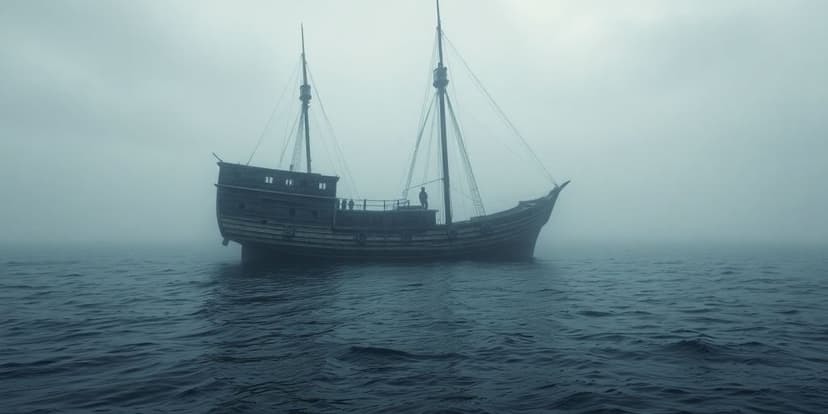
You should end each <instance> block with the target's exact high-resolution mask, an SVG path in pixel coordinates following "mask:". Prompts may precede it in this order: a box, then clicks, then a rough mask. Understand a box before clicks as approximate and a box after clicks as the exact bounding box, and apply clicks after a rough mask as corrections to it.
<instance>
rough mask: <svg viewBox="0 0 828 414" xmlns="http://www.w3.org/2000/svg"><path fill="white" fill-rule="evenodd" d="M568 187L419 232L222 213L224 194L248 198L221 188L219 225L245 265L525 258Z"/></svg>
mask: <svg viewBox="0 0 828 414" xmlns="http://www.w3.org/2000/svg"><path fill="white" fill-rule="evenodd" d="M564 186H565V185H563V186H559V187H556V188H555V189H554V190H552V191H551V192H550V193H549V194H547V195H546V196H544V197H541V198H538V199H535V200H530V201H522V202H520V203H519V204H518V206H516V207H514V208H512V209H509V210H506V211H503V212H500V213H497V214H493V215H489V216H483V217H476V218H473V219H471V220H466V221H461V222H455V223H453V224H452V225H451V226H444V225H434V226H430V227H429V228H419V229H417V228H408V229H393V228H391V229H382V228H365V229H359V228H338V227H337V226H335V225H303V224H299V223H294V222H290V221H279V220H272V219H271V220H267V219H262V218H261V216H260V215H257V216H251V215H245V214H238V212H236V214H233V212H225V211H222V208H221V206H222V202H221V199H222V196H223V195H224V196H232V197H240V196H243V194H239V190H235V191H233V193H234V194H232V195H231V194H230V192H229V191H228V190H226V189H222V188H221V187H219V191H218V193H219V196H218V199H219V203H218V207H219V208H218V211H217V213H218V224H219V228H220V230H221V234H222V237H224V239H225V240H228V241H233V242H236V243H238V244H240V245H241V246H242V260H243V261H244V262H279V261H317V260H337V261H343V260H360V261H370V260H395V261H406V260H411V261H422V260H457V259H470V260H521V259H524V260H525V259H530V258H531V257H532V256H533V254H534V249H535V242H536V240H537V237H538V234H539V233H540V230H541V228H542V227H543V225H544V224H546V222H547V221H548V220H549V217H550V215H551V213H552V209H553V208H554V206H555V202H556V201H557V197H558V194H559V193H560V191H561V190H562V189H563V187H564ZM223 192H225V194H223ZM252 192H255V191H252ZM252 195H253V194H247V196H248V197H249V196H252Z"/></svg>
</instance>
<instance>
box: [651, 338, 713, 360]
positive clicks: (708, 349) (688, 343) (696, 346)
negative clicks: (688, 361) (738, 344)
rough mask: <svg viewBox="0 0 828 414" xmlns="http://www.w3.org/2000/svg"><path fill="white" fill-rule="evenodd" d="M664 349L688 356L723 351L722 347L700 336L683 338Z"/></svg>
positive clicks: (707, 354)
mask: <svg viewBox="0 0 828 414" xmlns="http://www.w3.org/2000/svg"><path fill="white" fill-rule="evenodd" d="M665 349H666V350H668V351H670V352H673V353H677V354H683V355H690V356H711V355H719V354H721V353H723V352H724V348H723V347H721V346H719V345H716V344H714V343H712V342H710V341H706V340H704V339H702V338H694V339H683V340H680V341H678V342H673V343H671V344H668V345H667V346H666V347H665Z"/></svg>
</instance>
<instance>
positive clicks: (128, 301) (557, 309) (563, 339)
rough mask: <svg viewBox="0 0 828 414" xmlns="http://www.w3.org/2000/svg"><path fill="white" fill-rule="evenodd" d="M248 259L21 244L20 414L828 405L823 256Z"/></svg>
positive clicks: (9, 323) (8, 328) (14, 387)
mask: <svg viewBox="0 0 828 414" xmlns="http://www.w3.org/2000/svg"><path fill="white" fill-rule="evenodd" d="M235 253H236V252H234V251H232V250H218V249H212V248H208V249H205V248H195V247H194V248H187V249H185V248H179V249H169V248H148V247H142V248H137V247H136V248H132V249H128V248H121V247H117V248H109V249H106V248H98V247H95V248H87V249H84V248H77V247H74V248H72V247H64V248H51V249H40V250H21V249H19V248H18V249H11V248H8V247H6V248H4V249H3V251H2V254H0V258H2V260H0V273H2V274H3V275H4V277H3V278H1V279H0V311H2V314H3V315H5V318H4V319H3V320H2V322H1V323H0V341H2V346H0V393H1V394H2V395H3V396H4V411H5V412H9V413H18V412H19V413H23V412H32V411H39V412H88V411H91V410H96V409H103V410H120V411H156V410H158V411H176V410H183V411H189V412H261V411H290V410H299V411H309V412H355V413H356V412H360V413H362V412H389V411H393V412H443V411H446V410H449V411H458V412H492V413H495V412H548V411H550V410H558V411H563V412H606V411H613V410H614V411H615V412H677V411H686V412H805V413H822V412H825V411H826V410H828V400H827V399H826V398H825V396H824V393H823V390H824V389H825V388H826V387H828V382H826V381H828V380H826V378H828V355H826V352H825V346H824V345H825V343H826V341H828V323H826V318H825V316H826V315H828V306H826V302H825V301H824V300H823V299H824V297H825V294H826V293H828V278H826V275H828V258H826V256H825V254H824V252H823V251H819V250H807V249H785V248H779V247H765V248H741V249H739V248H732V247H731V248H724V247H710V246H707V247H705V246H696V247H692V246H691V247H687V246H685V247H672V248H666V247H661V248H656V247H650V248H641V247H630V246H627V247H625V246H620V247H619V246H612V245H607V246H600V245H598V246H591V247H588V246H583V247H580V248H569V249H560V250H559V251H556V252H555V253H554V254H551V255H545V257H543V258H540V259H537V260H536V261H534V262H530V263H505V264H491V263H489V264H478V263H470V262H461V263H435V264H429V265H418V266H414V265H391V264H382V265H328V266H300V267H297V266H282V267H278V268H270V269H267V268H245V267H243V266H241V265H240V264H239V262H238V257H237V256H236V255H235Z"/></svg>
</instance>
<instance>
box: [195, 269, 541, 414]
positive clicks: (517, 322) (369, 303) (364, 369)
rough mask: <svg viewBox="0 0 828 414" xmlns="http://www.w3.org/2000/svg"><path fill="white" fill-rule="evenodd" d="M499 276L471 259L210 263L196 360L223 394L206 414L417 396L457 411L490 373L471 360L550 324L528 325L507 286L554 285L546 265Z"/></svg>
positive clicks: (512, 372) (390, 404)
mask: <svg viewBox="0 0 828 414" xmlns="http://www.w3.org/2000/svg"><path fill="white" fill-rule="evenodd" d="M498 269H499V271H493V270H492V264H485V265H481V264H479V263H435V264H426V265H406V264H400V265H396V264H376V265H367V266H366V265H348V264H318V265H313V264H310V265H309V264H301V265H299V264H290V265H282V266H260V267H252V266H243V265H221V266H218V267H217V268H216V270H215V274H214V276H213V279H214V281H215V284H214V285H213V289H212V292H211V293H210V294H209V295H208V296H207V297H206V298H205V300H204V315H205V319H206V320H207V321H208V323H209V324H210V326H209V328H208V329H207V332H209V336H210V337H209V338H205V345H208V349H207V350H206V351H207V355H206V357H205V360H204V363H205V364H208V365H209V366H210V367H211V370H212V371H213V375H214V376H215V378H216V379H217V381H218V382H220V383H221V384H218V383H217V384H214V385H216V386H217V388H216V391H218V390H221V392H220V393H221V394H224V397H223V398H221V399H219V400H218V401H216V403H217V404H218V406H217V407H216V408H217V409H219V410H237V409H253V408H255V407H262V406H264V407H268V408H269V409H284V410H287V409H288V408H290V409H299V410H308V411H320V410H330V409H337V408H348V407H351V408H353V407H362V408H363V409H378V410H383V409H389V410H390V409H394V410H396V409H397V408H399V407H403V406H405V405H406V404H408V405H410V406H411V407H416V406H418V405H419V404H422V403H423V401H424V399H425V400H428V399H436V401H442V400H444V401H446V402H448V401H453V402H454V405H456V404H457V403H462V402H463V401H466V400H469V401H471V400H474V399H476V398H478V397H483V396H484V394H485V393H486V391H485V383H486V381H485V380H483V379H485V378H487V377H490V376H491V375H492V373H491V372H490V371H489V369H488V368H485V364H482V365H481V364H478V363H476V362H474V361H473V360H474V359H475V358H481V357H482V358H484V359H487V358H489V357H495V356H496V355H497V354H498V353H499V349H501V348H500V345H499V343H500V342H501V341H503V340H504V338H512V337H513V336H514V338H512V339H509V340H515V341H528V340H529V337H528V336H521V334H520V332H519V330H520V329H521V326H526V325H527V324H533V325H537V324H539V323H540V324H546V325H548V326H546V327H544V329H545V330H547V331H550V330H552V329H554V322H549V321H545V322H541V321H538V320H537V319H536V318H534V317H532V316H531V315H528V314H523V312H527V311H529V310H528V309H527V308H526V307H525V306H515V303H513V302H514V301H515V300H516V297H514V296H513V295H514V290H515V289H518V290H523V289H534V290H538V289H543V287H542V286H540V285H544V284H546V283H550V282H551V281H553V280H554V277H552V278H551V279H550V272H552V267H551V266H550V265H548V264H546V265H545V264H538V263H511V264H501V265H498ZM516 275H517V278H520V279H521V280H520V283H515V282H517V280H515V277H516ZM521 275H523V276H521ZM526 275H535V276H532V277H528V278H526ZM532 279H534V280H532ZM551 283H554V282H551ZM549 305H550V304H543V306H546V307H548V306H549ZM494 315H497V316H496V317H494V318H493V316H494ZM498 321H500V322H498ZM499 325H500V326H499ZM481 334H482V335H481ZM547 339H548V338H547ZM512 357H513V358H519V356H518V355H513V356H512ZM515 368H517V366H516V367H515ZM499 370H500V371H501V372H500V373H499V374H498V375H500V376H504V377H505V378H507V379H508V378H512V379H517V378H519V377H520V375H521V372H520V370H518V369H512V368H509V367H508V366H507V365H505V364H504V365H503V366H502V367H500V368H499ZM481 387H483V388H482V389H481ZM461 405H463V404H461ZM395 407H396V408H395Z"/></svg>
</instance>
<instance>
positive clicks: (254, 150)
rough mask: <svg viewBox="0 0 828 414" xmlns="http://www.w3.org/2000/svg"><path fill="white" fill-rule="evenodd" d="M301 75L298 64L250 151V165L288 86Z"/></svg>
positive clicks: (248, 161)
mask: <svg viewBox="0 0 828 414" xmlns="http://www.w3.org/2000/svg"><path fill="white" fill-rule="evenodd" d="M298 77H299V65H298V64H297V65H296V67H295V68H294V70H293V75H291V77H290V79H288V83H286V84H285V87H284V88H283V89H282V93H281V94H280V95H279V99H277V100H276V105H274V106H273V110H272V111H271V112H270V117H268V119H267V122H266V123H265V127H264V129H262V133H261V134H259V140H258V141H257V142H256V146H255V147H254V148H253V152H252V153H250V157H249V158H248V159H247V164H245V165H250V162H251V161H253V156H254V155H256V151H258V150H259V146H260V145H262V141H263V140H264V137H265V135H266V134H267V131H268V129H270V125H271V124H272V122H273V118H274V117H275V116H276V110H277V109H279V106H280V105H281V104H282V100H284V98H285V95H286V94H287V91H288V88H289V87H290V85H291V84H292V83H293V82H294V79H296V78H298Z"/></svg>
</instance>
